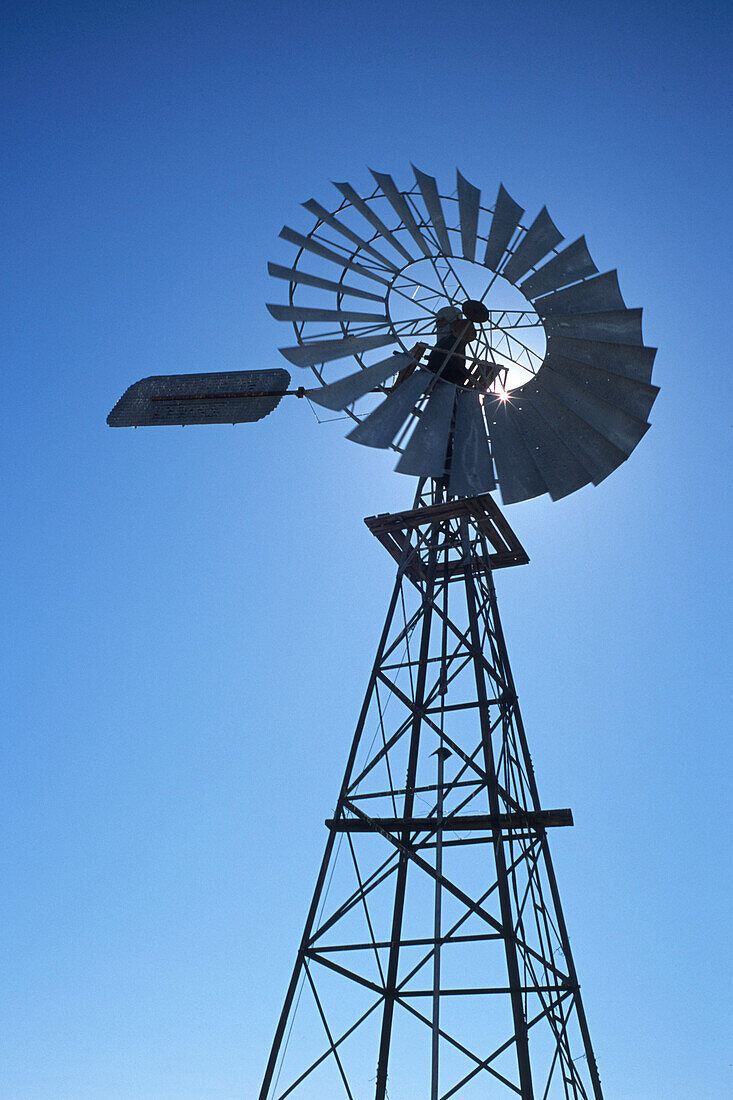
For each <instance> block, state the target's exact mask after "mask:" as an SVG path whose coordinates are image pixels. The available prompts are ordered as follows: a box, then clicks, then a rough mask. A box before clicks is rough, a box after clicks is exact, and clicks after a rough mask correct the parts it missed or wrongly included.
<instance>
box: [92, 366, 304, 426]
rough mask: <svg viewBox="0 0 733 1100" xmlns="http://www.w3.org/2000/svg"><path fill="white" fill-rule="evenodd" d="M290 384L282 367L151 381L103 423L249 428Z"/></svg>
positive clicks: (129, 395)
mask: <svg viewBox="0 0 733 1100" xmlns="http://www.w3.org/2000/svg"><path fill="white" fill-rule="evenodd" d="M289 384H290V375H289V374H288V372H287V371H286V370H283V369H282V368H280V367H276V368H275V369H273V370H248V371H225V372H220V373H215V374H161V375H154V376H153V377H151V378H142V379H141V380H140V381H139V382H135V384H134V385H133V386H130V388H129V389H128V390H126V391H125V393H124V394H123V396H122V397H121V398H120V400H119V401H118V402H117V404H116V405H115V407H114V408H113V409H112V412H111V413H110V414H109V416H108V417H107V423H108V424H109V425H110V427H112V428H132V427H135V428H137V427H141V428H142V427H160V426H164V425H167V424H168V425H178V426H180V425H182V424H245V423H252V422H254V421H256V420H262V418H263V417H264V416H267V415H268V413H271V412H272V410H273V409H274V408H276V407H277V405H278V404H279V402H280V399H281V397H282V396H283V393H284V391H285V390H287V388H288V386H289ZM252 394H257V395H258V396H256V397H253V396H252ZM263 395H264V396H263ZM164 398H165V399H168V398H169V399H170V400H164Z"/></svg>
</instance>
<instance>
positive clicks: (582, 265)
mask: <svg viewBox="0 0 733 1100" xmlns="http://www.w3.org/2000/svg"><path fill="white" fill-rule="evenodd" d="M597 271H598V268H597V267H596V265H595V264H594V262H593V260H592V259H591V255H590V252H589V251H588V246H587V244H586V243H585V237H579V238H578V240H577V241H573V243H572V244H569V245H568V247H567V248H564V249H563V250H562V252H558V254H557V256H553V258H552V259H551V260H548V262H547V263H546V264H544V265H543V266H542V267H541V268H539V269H538V270H537V271H535V273H534V275H530V276H529V278H528V279H525V280H524V282H523V283H522V284H521V285H520V288H519V289H520V290H521V291H522V294H524V296H525V297H526V298H529V299H530V301H531V300H532V299H534V298H539V296H540V295H541V294H549V293H550V292H551V291H553V290H559V289H560V287H563V286H567V285H568V284H569V283H574V282H576V281H577V280H578V279H584V278H585V277H586V276H587V275H595V273H596V272H597Z"/></svg>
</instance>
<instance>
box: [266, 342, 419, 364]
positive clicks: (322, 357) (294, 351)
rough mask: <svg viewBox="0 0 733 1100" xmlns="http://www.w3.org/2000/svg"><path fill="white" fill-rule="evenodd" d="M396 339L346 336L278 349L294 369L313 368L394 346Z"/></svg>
mask: <svg viewBox="0 0 733 1100" xmlns="http://www.w3.org/2000/svg"><path fill="white" fill-rule="evenodd" d="M396 341H397V337H396V336H393V335H391V334H390V335H389V336H347V337H345V338H344V339H343V340H318V341H317V342H315V343H313V344H298V345H296V347H292V348H280V349H279V351H280V354H281V355H284V356H285V358H286V359H287V360H288V362H290V363H293V364H294V365H295V366H296V367H313V366H315V365H316V363H330V362H331V361H332V360H333V359H345V358H346V357H347V356H348V355H361V353H362V352H363V351H371V350H372V349H373V348H383V347H385V346H386V345H387V344H394V343H396Z"/></svg>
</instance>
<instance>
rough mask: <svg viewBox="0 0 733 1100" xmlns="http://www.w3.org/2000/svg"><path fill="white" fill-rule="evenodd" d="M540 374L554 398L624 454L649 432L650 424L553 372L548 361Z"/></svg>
mask: <svg viewBox="0 0 733 1100" xmlns="http://www.w3.org/2000/svg"><path fill="white" fill-rule="evenodd" d="M540 374H541V376H542V383H543V385H544V387H545V389H546V390H547V391H548V392H549V393H551V394H552V395H553V397H556V398H557V399H558V401H561V402H562V403H563V405H565V406H566V408H568V409H570V410H571V411H572V412H574V413H576V414H577V415H578V416H579V417H581V419H582V420H585V422H586V423H587V424H590V426H591V428H595V430H596V431H597V432H600V434H601V435H603V436H605V437H606V439H608V440H610V442H611V443H613V445H614V447H618V449H619V450H620V451H623V453H624V454H625V455H627V456H628V455H630V454H631V452H632V451H633V449H634V447H635V446H636V445H637V443H638V442H639V440H640V439H641V438H642V436H643V435H644V434H645V433H646V431H647V430H648V428H649V425H648V424H644V423H643V421H641V420H637V419H636V417H633V416H629V414H628V413H625V412H624V411H623V409H618V408H616V406H615V405H609V403H608V402H607V401H604V400H603V398H601V397H596V395H595V394H594V393H590V391H589V390H587V389H585V388H584V387H582V386H578V385H577V384H576V383H575V382H571V381H570V379H569V378H565V377H564V375H562V374H559V373H557V372H556V371H554V370H552V368H551V367H550V366H549V364H548V362H547V361H545V362H544V363H543V365H542V367H541V370H540V372H539V373H538V375H537V377H538V378H539V377H540Z"/></svg>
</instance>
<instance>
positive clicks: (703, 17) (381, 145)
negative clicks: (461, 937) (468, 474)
mask: <svg viewBox="0 0 733 1100" xmlns="http://www.w3.org/2000/svg"><path fill="white" fill-rule="evenodd" d="M730 49H731V35H730V8H729V6H728V5H724V4H723V3H696V4H681V3H677V2H674V0H672V2H669V3H660V2H650V3H646V4H643V5H642V4H631V3H628V2H626V0H622V2H620V3H616V4H613V5H611V4H603V5H602V4H599V3H592V2H591V3H578V2H572V0H571V2H567V3H544V4H541V3H533V2H528V3H524V2H518V3H514V4H511V5H510V4H503V5H499V4H493V3H486V4H481V3H469V2H466V0H458V2H453V3H443V2H431V0H427V2H423V3H415V2H414V0H407V2H403V3H402V4H400V5H396V4H392V3H390V4H388V3H384V2H371V3H363V4H359V5H355V4H342V5H336V4H328V3H323V2H320V3H319V2H317V3H311V4H307V5H301V4H297V3H293V2H284V3H269V4H266V3H262V2H256V3H248V4H237V3H219V2H209V3H204V2H201V3H188V2H179V3H155V2H152V3H148V4H142V3H132V2H131V3H111V2H101V3H73V2H71V0H68V2H66V3H62V4H58V3H45V4H27V5H24V4H13V3H9V4H6V5H5V7H4V29H3V32H2V54H3V56H2V84H3V88H2V103H3V107H2V148H3V167H2V180H3V200H2V203H1V204H0V218H1V219H2V223H3V227H2V230H3V231H2V239H3V242H4V253H5V262H4V264H3V265H2V293H1V294H0V313H1V314H2V342H3V347H2V359H1V362H2V371H3V387H2V393H3V401H4V407H5V416H4V430H3V433H2V438H1V439H0V448H1V449H2V455H3V468H4V470H5V476H4V478H3V495H4V498H5V499H4V505H3V514H4V517H5V522H4V529H5V534H6V537H5V538H4V539H3V575H4V586H3V590H4V595H3V615H2V625H3V630H2V634H3V657H2V677H3V680H5V681H6V687H5V690H4V692H3V695H4V697H5V698H6V699H7V700H8V702H7V703H6V706H5V713H6V715H7V721H6V723H4V735H3V742H2V743H3V764H2V780H1V781H2V807H3V810H2V815H1V818H0V821H1V824H0V836H1V843H2V847H1V858H2V883H3V886H2V897H1V899H0V928H2V935H1V936H0V957H1V959H2V962H1V965H0V990H1V992H2V996H0V1035H2V1040H1V1041H0V1046H2V1055H1V1056H0V1097H2V1100H133V1098H134V1100H234V1098H249V1097H252V1096H254V1095H255V1094H256V1091H257V1087H258V1083H259V1079H260V1076H261V1073H262V1069H263V1066H264V1061H265V1059H266V1055H267V1050H268V1047H269V1042H270V1039H271V1035H272V1032H273V1029H274V1025H275V1022H276V1017H277V1013H278V1011H279V1007H280V1003H281V999H282V996H283V994H284V990H285V986H286V983H287V980H288V977H289V972H290V967H291V964H292V961H293V958H294V952H295V949H296V945H297V942H298V940H299V937H300V931H301V927H302V922H303V920H304V917H305V913H306V908H307V905H308V902H309V898H310V893H311V889H312V885H313V881H314V877H315V873H316V869H317V865H318V862H319V859H320V852H321V849H322V845H323V842H324V833H325V830H324V829H323V824H322V823H323V819H324V818H325V817H326V816H328V814H329V812H330V809H331V807H332V805H333V801H334V799H335V796H336V792H337V787H338V784H339V781H340V777H341V773H342V769H343V765H344V761H345V755H346V751H347V743H348V740H349V738H350V736H351V733H352V730H353V725H354V721H355V718H356V715H357V711H358V707H359V705H360V702H361V696H362V693H363V689H364V686H365V683H366V677H367V674H368V669H369V665H370V661H371V658H372V653H373V649H374V647H375V644H376V640H377V637H378V633H379V630H380V629H381V623H382V618H383V614H384V611H385V609H386V603H387V599H388V594H389V589H390V585H391V578H392V573H393V563H392V561H391V559H389V558H388V557H387V555H386V554H385V553H384V551H383V550H382V549H381V547H380V546H379V545H378V544H377V543H376V542H375V541H374V540H373V539H372V537H371V536H370V535H369V533H368V532H367V530H366V528H365V527H364V526H363V523H362V517H363V516H365V515H371V514H373V513H375V512H385V511H389V510H393V509H399V508H401V507H404V506H406V505H407V504H408V503H409V502H410V500H411V494H412V492H413V483H412V481H411V479H406V478H404V477H400V476H399V475H397V474H394V473H393V472H392V470H391V461H390V458H389V457H388V456H386V455H385V454H383V453H381V452H374V453H373V452H371V451H368V450H366V449H364V448H359V447H356V446H354V445H352V444H350V443H347V442H345V441H344V440H343V438H342V435H343V426H342V425H341V424H330V425H325V426H321V427H319V426H318V425H317V424H316V423H315V420H314V418H313V416H312V414H311V412H310V411H309V409H308V407H307V406H306V405H305V403H304V402H293V403H291V404H290V405H288V404H287V403H283V406H282V407H281V409H280V410H279V411H278V412H277V414H275V415H273V416H271V417H270V418H269V419H268V420H266V421H264V422H263V423H261V424H259V425H257V426H253V427H245V426H240V427H238V428H236V429H234V428H230V427H229V428H227V427H221V428H209V429H186V430H185V431H180V430H174V429H165V430H160V431H149V430H141V431H137V432H132V431H111V430H110V429H108V428H107V427H106V426H105V416H106V414H107V412H108V410H109V409H110V407H111V406H112V404H113V403H114V402H115V401H116V400H117V398H118V397H119V396H120V394H121V393H122V391H123V390H124V389H125V388H126V387H127V386H128V385H129V384H130V383H131V382H132V381H134V380H136V379H137V378H139V377H142V376H145V375H148V374H157V373H169V372H171V373H172V372H177V371H181V372H187V371H206V370H227V369H247V368H256V367H269V366H277V365H280V363H281V362H282V360H281V359H280V357H279V356H278V353H277V350H276V348H277V345H278V344H279V343H282V342H283V340H282V332H281V331H280V330H279V326H278V325H277V323H276V322H274V321H273V320H272V319H271V318H270V317H269V316H268V314H267V313H266V311H265V309H264V302H265V300H266V299H268V300H272V298H273V297H275V298H276V300H277V289H278V288H273V287H271V286H270V285H268V283H269V280H268V276H267V274H266V262H267V260H275V261H279V262H283V261H284V260H286V259H288V258H289V255H290V251H289V249H288V248H287V247H286V246H285V245H284V244H283V243H282V242H278V240H277V234H278V232H279V230H280V227H281V225H282V224H283V222H285V221H288V222H290V223H291V224H294V225H296V227H298V228H307V227H309V225H310V219H309V216H308V215H306V213H305V212H304V211H300V212H299V207H298V204H299V203H300V202H302V201H305V200H306V199H308V198H309V197H311V196H314V197H316V198H318V199H319V200H321V201H324V202H326V203H329V202H330V201H332V200H333V199H334V198H335V197H336V192H335V191H333V190H332V188H331V186H330V184H329V183H328V181H329V179H347V180H350V181H351V182H352V183H353V184H354V185H355V186H356V187H357V188H362V187H365V186H370V182H369V181H370V177H369V176H368V174H367V170H366V166H367V165H370V166H372V167H374V168H376V169H377V170H382V171H388V172H391V173H392V174H393V175H394V176H395V178H396V179H397V181H398V182H400V183H404V184H407V183H408V182H409V180H410V170H409V164H410V161H414V162H415V163H416V164H417V165H418V166H419V167H420V168H422V169H423V170H425V171H428V172H430V173H431V174H434V175H436V176H437V177H438V180H439V182H440V184H441V186H442V187H443V188H444V189H447V190H452V188H453V185H454V183H453V181H454V178H455V177H454V172H455V168H456V166H459V167H460V168H461V170H462V171H463V172H464V174H465V175H466V176H467V177H468V179H470V180H471V181H472V182H474V183H475V184H477V185H478V186H480V187H481V188H482V190H483V192H484V194H485V196H486V198H487V199H488V200H489V201H491V200H492V199H493V195H494V194H495V192H496V188H497V186H498V183H499V181H500V180H503V182H504V184H505V185H506V186H507V188H508V189H509V190H510V192H512V193H513V194H515V195H516V197H517V199H519V200H520V201H521V203H522V205H523V206H525V207H526V208H527V210H528V211H530V212H532V211H536V210H537V209H538V208H539V207H540V206H541V205H542V204H543V203H547V205H548V206H549V208H550V211H551V213H552V215H553V218H554V219H555V220H556V222H557V223H558V225H559V227H560V229H561V230H562V231H563V232H564V233H565V235H566V236H567V238H568V239H569V240H572V239H574V238H575V236H578V235H579V234H580V233H586V234H587V237H588V241H589V245H590V248H591V251H592V253H593V256H594V258H595V259H596V261H597V262H598V264H599V266H600V267H601V269H602V270H603V269H605V268H607V267H615V266H618V268H619V271H620V279H621V287H622V290H623V292H624V296H625V298H626V300H627V302H628V303H629V304H630V305H631V306H637V305H642V306H644V309H645V313H644V333H645V338H646V342H647V343H648V344H652V345H658V346H659V348H660V352H659V355H658V358H657V366H656V370H655V381H656V382H657V383H658V384H659V385H660V386H661V387H662V391H661V394H660V396H659V399H658V401H657V403H656V405H655V407H654V410H653V413H652V421H653V427H652V430H651V431H650V432H649V433H648V435H647V437H646V438H645V439H644V440H643V442H642V443H641V445H640V446H639V448H638V450H637V452H635V454H634V455H633V457H632V459H631V461H630V462H628V463H627V464H625V465H624V466H623V467H622V468H621V469H620V470H618V471H617V472H616V473H615V474H614V475H613V476H612V477H611V478H610V479H609V480H608V481H607V482H605V483H603V484H602V485H601V486H600V487H598V488H595V489H594V488H591V487H589V488H586V489H583V490H581V491H580V492H578V493H576V494H575V495H574V496H572V497H570V498H568V499H566V500H564V501H561V502H559V503H557V504H552V503H551V502H549V501H548V500H546V499H543V500H539V501H533V502H529V503H526V504H523V505H518V506H515V507H514V508H512V509H511V510H510V517H509V518H510V520H511V522H512V524H513V525H514V527H515V529H516V530H517V532H518V533H519V535H520V538H521V539H522V541H523V542H524V544H525V545H526V546H527V548H528V550H529V553H530V555H531V557H532V562H531V564H530V566H528V567H526V568H523V569H514V570H507V571H505V572H504V573H503V574H502V575H500V576H499V578H498V587H499V596H500V601H501V607H502V612H503V617H504V624H505V629H506V633H507V636H508V642H509V647H510V653H511V656H512V661H513V666H514V672H515V677H516V679H517V682H518V686H519V691H520V696H521V702H522V707H523V711H524V717H525V722H526V725H527V727H528V732H529V737H530V742H531V747H532V752H533V756H534V761H535V766H536V769H537V774H538V779H539V782H540V788H541V791H542V793H543V796H544V800H545V803H546V804H547V805H549V806H555V805H558V806H567V805H570V806H572V807H573V810H574V814H575V821H576V827H575V828H574V829H572V830H562V831H558V833H557V834H555V835H553V838H552V840H553V852H554V855H555V859H556V864H557V871H558V877H559V882H560V889H561V893H562V897H563V901H564V906H565V910H566V917H567V921H568V925H569V929H570V936H571V940H572V943H573V946H574V950H575V954H576V962H577V965H578V969H579V972H580V977H581V982H582V986H583V992H584V997H585V1003H586V1009H587V1013H588V1017H589V1020H590V1026H591V1032H592V1035H593V1039H594V1043H595V1047H596V1052H597V1056H598V1061H599V1065H600V1070H601V1075H602V1080H603V1082H604V1086H605V1088H606V1094H607V1096H608V1097H609V1100H610V1098H617V1100H687V1098H689V1097H695V1098H697V1100H721V1098H722V1097H724V1096H729V1095H732V1094H733V1084H732V1082H733V1068H731V1063H733V1049H732V1048H731V1044H730V1032H729V1031H727V1030H726V1026H725V1017H726V1010H727V1014H728V1017H730V1007H731V1006H730V996H729V989H730V966H729V963H730V950H729V943H730V924H729V919H730V901H731V897H730V886H729V883H730V878H729V869H730V868H729V861H730V840H731V838H730V829H729V823H730V797H731V796H730V787H729V782H728V774H729V773H728V772H727V770H726V769H727V767H728V766H729V742H730V737H729V718H730V702H729V698H730V695H729V693H730V665H729V663H728V662H727V659H726V657H727V653H728V652H729V641H728V639H729V633H728V625H729V614H730V611H729V608H730V603H729V596H730V589H729V573H730V559H729V545H730V534H731V531H730V523H729V519H728V515H727V513H726V510H725V501H726V495H727V489H728V485H729V481H730V466H729V461H730V460H729V439H730V431H731V412H730V401H729V383H728V378H727V375H728V373H729V371H730V355H729V349H730V336H731V333H730V328H731V325H730V298H729V296H727V297H724V295H723V292H722V291H723V288H724V287H725V284H726V282H729V270H730V229H731V225H730V213H729V211H730V167H731V164H730V136H729V134H730V131H729V129H728V128H727V127H728V126H729V123H730V119H729V117H726V114H725V108H726V104H727V103H728V102H729V101H730V94H731V88H730V77H729V65H730ZM299 380H300V379H299ZM392 1100H406V1098H398V1097H393V1098H392ZM409 1100H415V1098H409Z"/></svg>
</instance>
